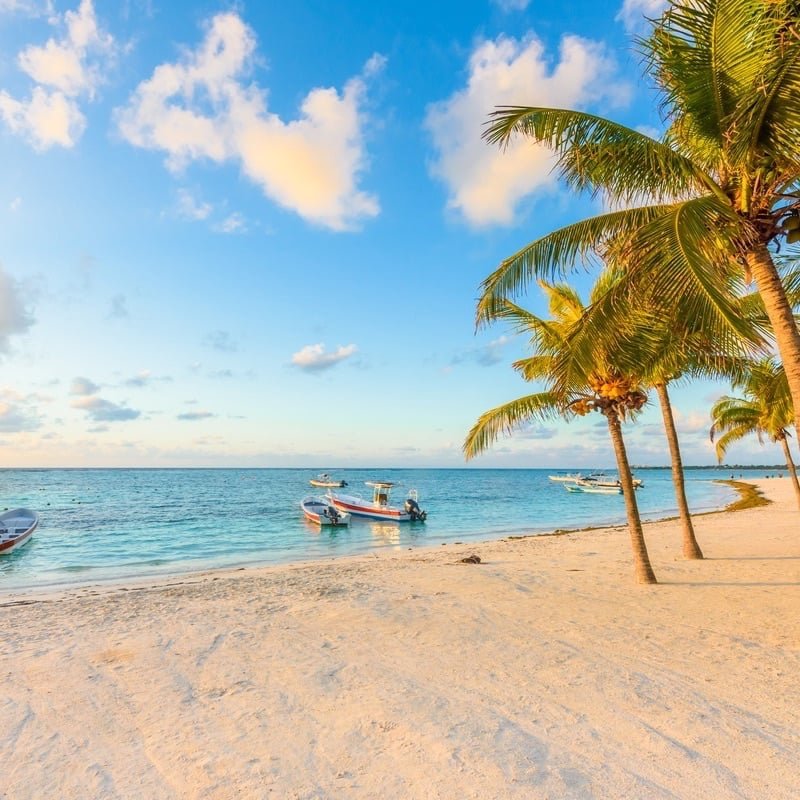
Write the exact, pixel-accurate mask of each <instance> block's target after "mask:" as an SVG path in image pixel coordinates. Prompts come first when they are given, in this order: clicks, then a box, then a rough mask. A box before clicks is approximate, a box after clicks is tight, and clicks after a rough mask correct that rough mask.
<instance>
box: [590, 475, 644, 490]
mask: <svg viewBox="0 0 800 800" xmlns="http://www.w3.org/2000/svg"><path fill="white" fill-rule="evenodd" d="M632 480H633V488H634V489H640V488H641V487H642V486H644V481H642V480H640V479H639V478H632ZM576 483H577V484H578V485H579V486H598V487H601V488H604V489H614V488H617V487H619V486H621V485H622V484H621V482H620V480H619V478H609V477H608V476H606V475H602V474H598V475H587V476H586V477H585V478H581V479H580V480H579V481H576Z"/></svg>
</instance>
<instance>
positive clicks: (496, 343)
mask: <svg viewBox="0 0 800 800" xmlns="http://www.w3.org/2000/svg"><path fill="white" fill-rule="evenodd" d="M510 341H511V339H510V338H509V337H508V336H500V337H499V338H498V339H493V340H492V341H491V342H489V343H488V344H484V345H481V346H479V347H472V348H469V349H468V350H462V351H461V352H459V353H457V354H456V355H455V356H453V359H452V361H451V362H450V363H451V364H462V363H464V362H465V361H474V362H475V363H477V364H479V365H480V366H482V367H491V366H494V365H495V364H499V363H500V362H501V361H502V360H503V358H504V350H505V347H506V345H507V344H509V342H510Z"/></svg>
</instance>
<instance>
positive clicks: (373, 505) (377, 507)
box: [328, 481, 428, 522]
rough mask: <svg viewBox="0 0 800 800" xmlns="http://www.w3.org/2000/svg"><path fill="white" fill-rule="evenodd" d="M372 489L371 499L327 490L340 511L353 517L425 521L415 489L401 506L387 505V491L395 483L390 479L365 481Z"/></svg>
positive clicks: (389, 490)
mask: <svg viewBox="0 0 800 800" xmlns="http://www.w3.org/2000/svg"><path fill="white" fill-rule="evenodd" d="M365 483H366V485H367V486H371V487H372V489H373V492H372V500H366V499H365V498H363V497H358V496H356V495H351V494H339V493H338V492H328V498H329V500H330V501H331V502H332V503H333V504H334V505H335V506H336V508H338V509H339V510H341V511H349V512H350V513H351V514H352V515H353V516H355V517H370V518H371V519H387V520H392V521H394V522H425V519H426V518H427V516H428V514H427V512H426V511H423V510H422V509H421V508H420V507H419V503H418V502H417V500H418V498H417V490H416V489H412V490H411V491H410V492H409V493H408V497H407V498H406V501H405V503H404V504H403V508H397V507H395V506H390V505H389V493H390V492H391V490H392V487H393V486H394V485H395V484H394V483H392V482H391V481H365Z"/></svg>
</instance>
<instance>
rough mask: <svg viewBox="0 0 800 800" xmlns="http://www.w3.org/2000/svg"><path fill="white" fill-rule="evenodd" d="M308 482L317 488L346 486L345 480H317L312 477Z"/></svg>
mask: <svg viewBox="0 0 800 800" xmlns="http://www.w3.org/2000/svg"><path fill="white" fill-rule="evenodd" d="M309 483H310V484H311V485H312V486H316V487H317V488H318V489H340V488H341V487H342V486H347V483H346V482H345V481H318V480H317V479H316V478H312V479H311V480H310V481H309Z"/></svg>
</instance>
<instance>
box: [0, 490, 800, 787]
mask: <svg viewBox="0 0 800 800" xmlns="http://www.w3.org/2000/svg"><path fill="white" fill-rule="evenodd" d="M755 483H756V484H757V485H758V486H759V488H760V489H761V490H762V491H763V492H764V494H765V496H766V497H767V498H769V499H770V500H772V501H773V502H772V504H771V505H768V506H765V507H761V508H754V509H748V510H744V511H739V512H721V513H715V514H708V515H702V516H698V517H696V518H695V524H696V530H697V538H698V540H699V542H700V544H701V546H702V548H703V549H704V551H705V555H706V557H707V558H706V560H704V561H692V562H689V561H684V560H683V559H682V557H681V542H680V526H679V523H678V522H677V520H667V521H663V522H658V523H648V524H646V525H645V536H646V539H647V543H648V547H649V550H650V556H651V560H652V562H653V566H654V569H655V572H656V575H657V576H658V578H659V581H660V585H657V586H640V585H637V584H636V583H635V582H634V577H633V567H632V559H631V553H630V544H629V538H628V533H627V529H626V528H624V527H621V526H619V527H614V528H604V529H596V530H584V531H577V532H573V533H567V534H563V535H554V536H536V537H522V538H507V539H504V540H501V541H493V542H486V543H481V544H474V543H471V544H469V545H459V544H449V545H446V546H439V547H427V548H425V547H414V548H413V549H410V550H406V551H403V552H398V551H393V552H382V553H379V554H370V555H362V556H352V557H344V558H337V559H327V560H324V561H318V562H313V563H304V564H298V565H290V566H277V567H265V568H258V569H246V570H235V571H218V572H209V573H203V574H194V575H185V576H176V577H172V578H167V579H158V580H137V581H132V582H129V583H127V584H125V585H112V586H105V585H95V586H82V587H76V588H72V589H67V590H64V589H61V590H58V591H52V592H43V591H20V592H17V593H16V594H5V595H0V630H2V635H1V636H0V641H1V642H2V647H1V648H0V675H2V677H3V684H4V691H3V694H2V698H0V731H2V734H0V753H1V754H2V763H3V769H2V771H0V797H2V798H3V799H4V800H18V799H20V800H21V799H22V798H37V799H38V798H49V797H53V798H55V797H64V798H67V797H75V798H78V797H80V798H115V797H121V798H236V797H240V798H250V797H267V796H271V797H276V798H309V799H310V798H377V797H381V798H454V799H455V798H581V799H583V798H648V800H650V799H651V798H652V799H656V798H658V799H660V798H701V797H713V798H715V799H717V800H720V799H722V798H771V799H777V798H787V799H788V798H796V797H797V796H798V778H797V774H798V772H797V765H798V764H800V682H798V675H799V674H800V613H799V612H800V534H799V533H798V511H797V510H796V507H795V500H794V497H793V494H792V489H791V486H790V484H789V482H788V479H770V480H760V481H756V482H755ZM472 554H475V555H477V556H479V557H480V559H481V563H479V564H468V563H463V562H462V561H461V559H463V558H465V557H468V556H470V555H472Z"/></svg>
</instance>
